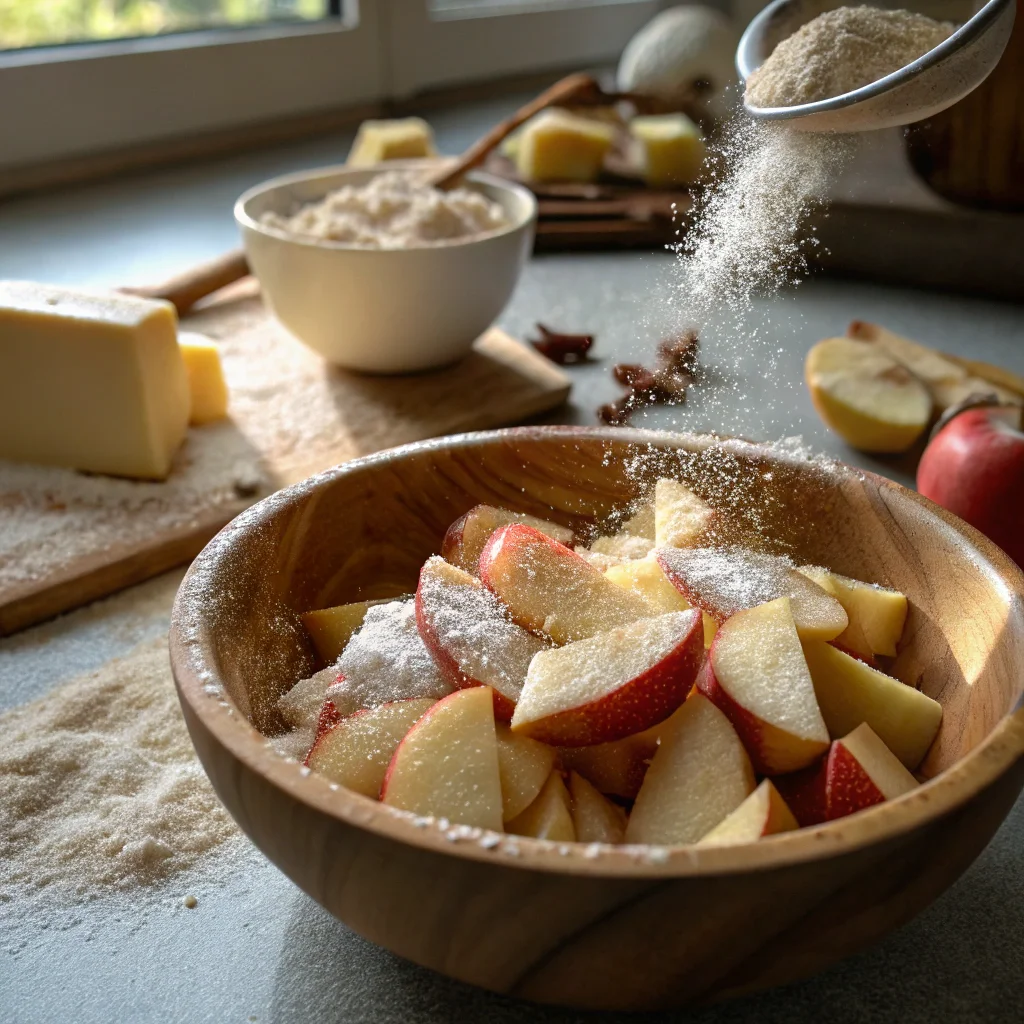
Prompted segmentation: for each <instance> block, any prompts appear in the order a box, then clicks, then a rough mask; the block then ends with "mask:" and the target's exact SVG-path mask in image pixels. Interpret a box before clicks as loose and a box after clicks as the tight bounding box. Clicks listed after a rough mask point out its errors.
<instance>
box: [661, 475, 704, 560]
mask: <svg viewBox="0 0 1024 1024" xmlns="http://www.w3.org/2000/svg"><path fill="white" fill-rule="evenodd" d="M714 518H715V511H714V509H713V508H712V507H711V506H710V505H708V504H707V503H706V502H704V501H702V500H701V499H700V498H698V497H697V495H696V494H694V493H693V491H691V490H690V488H689V487H687V486H686V484H681V483H680V482H679V481H678V480H670V479H667V478H663V479H661V480H659V481H658V482H657V484H655V487H654V537H655V543H656V544H657V546H658V547H659V548H666V547H667V548H690V547H694V546H696V545H697V544H699V543H701V541H702V540H703V539H704V538H705V537H706V536H707V532H708V529H709V528H710V526H711V524H712V522H713V520H714Z"/></svg>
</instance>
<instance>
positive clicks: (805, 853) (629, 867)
mask: <svg viewBox="0 0 1024 1024" xmlns="http://www.w3.org/2000/svg"><path fill="white" fill-rule="evenodd" d="M581 438H585V439H587V440H598V441H601V440H607V441H612V442H616V443H623V442H624V443H633V444H640V445H646V444H651V445H657V446H659V447H665V446H669V447H676V448H678V447H684V448H689V449H690V450H694V449H695V448H696V449H700V448H706V447H709V446H711V445H723V446H725V447H727V448H729V449H732V450H735V451H737V452H739V453H746V454H750V453H752V452H757V453H759V454H761V455H764V454H766V453H767V454H768V457H769V458H771V459H772V460H775V461H784V462H789V463H791V464H794V465H802V466H804V468H806V467H807V462H806V460H805V459H804V458H803V457H801V456H800V455H798V454H795V453H791V452H789V451H787V450H786V449H785V448H781V447H776V446H773V445H770V444H764V443H757V442H752V441H743V440H740V439H736V438H725V437H719V436H717V435H713V434H692V433H686V432H668V431H653V430H644V429H639V428H624V427H573V426H569V427H566V426H538V427H513V428H507V429H504V430H490V431H477V432H474V433H467V434H457V435H451V436H448V437H443V438H436V439H432V440H429V441H420V442H415V443H413V444H408V445H402V446H400V447H398V448H392V449H389V450H387V451H383V452H377V453H375V454H373V455H368V456H365V457H363V458H359V459H354V460H352V461H350V462H346V463H343V464H342V465H340V466H336V467H334V468H333V469H329V470H327V471H325V472H323V473H319V474H317V475H315V476H312V477H309V478H308V479H306V480H304V481H302V482H300V483H298V484H295V485H293V486H291V487H288V488H285V489H284V490H282V491H278V492H277V493H276V494H273V495H271V496H270V497H268V498H265V499H264V500H263V501H260V502H258V503H257V504H256V505H253V506H252V507H251V508H249V509H247V510H246V511H245V512H243V513H242V514H241V515H239V516H238V517H236V518H235V519H234V520H233V521H232V522H231V523H229V524H228V525H227V526H226V527H224V529H223V530H221V532H220V533H219V534H218V535H217V536H216V537H214V539H213V540H212V541H210V543H209V544H208V545H207V546H206V548H204V549H203V551H202V552H201V553H200V554H199V556H198V557H197V558H196V559H195V561H194V562H193V563H192V566H191V567H190V568H189V570H188V572H187V573H186V575H185V578H184V580H183V581H182V584H181V587H180V588H179V590H178V594H177V597H176V598H175V602H174V608H173V611H172V615H171V630H170V641H169V642H170V658H171V667H172V671H173V674H174V679H175V684H176V686H177V689H178V694H179V698H180V700H181V701H182V703H183V704H185V705H187V707H188V709H189V710H190V711H191V712H192V713H193V714H194V715H195V717H196V719H198V721H199V723H200V724H201V725H202V726H203V727H204V728H205V729H206V730H207V731H208V732H209V733H210V735H211V736H212V737H213V738H214V739H215V740H216V741H217V742H218V743H220V744H221V745H222V746H223V747H225V748H226V749H227V750H228V751H230V753H231V754H232V755H233V756H234V757H235V758H237V759H238V760H239V761H240V762H242V764H244V765H245V766H246V767H248V768H249V769H251V770H252V771H254V772H256V773H257V774H259V775H260V776H262V777H263V778H264V779H266V780H267V781H268V782H269V783H271V784H272V785H273V786H275V787H276V788H277V789H279V790H281V791H282V792H285V793H287V794H288V795H290V796H292V797H293V798H295V799H296V800H299V801H301V802H302V803H304V804H306V805H307V806H308V807H310V808H311V809H313V810H315V811H317V812H319V813H321V814H324V815H327V816H330V817H333V818H337V819H338V820H339V821H342V822H344V823H346V824H347V825H350V826H353V827H356V828H360V829H365V830H367V831H370V832H373V833H375V834H377V835H379V836H381V837H384V838H388V839H392V840H395V841H397V842H401V843H406V844H408V845H411V846H415V847H418V848H420V849H423V850H425V851H430V852H433V853H439V854H445V855H448V856H454V857H462V858H468V859H470V860H475V861H481V862H488V863H492V864H494V865H496V866H499V865H500V866H501V867H503V868H522V869H529V870H535V871H545V872H552V873H556V874H571V875H584V876H591V877H593V876H598V877H602V876H603V877H619V878H622V877H626V878H638V879H642V878H674V877H697V876H707V875H724V874H734V873H740V872H749V871H764V870H768V869H773V868H781V867H785V866H789V865H792V864H798V863H803V862H807V861H813V860H817V859H822V858H827V857H831V856H838V855H840V854H845V853H849V852H852V851H854V850H858V849H860V848H862V847H865V846H868V845H870V844H872V843H876V842H880V841H883V840H885V839H888V838H891V837H895V836H898V835H902V834H904V833H906V832H909V831H911V830H912V829H915V828H918V827H920V826H922V825H924V824H925V823H927V822H929V821H931V820H933V819H935V818H938V817H940V816H941V815H943V814H946V813H948V812H950V811H952V810H954V809H955V808H957V807H959V806H961V805H963V804H964V803H966V802H967V801H968V800H969V799H971V797H973V796H974V795H975V794H977V793H978V792H980V791H981V790H982V789H984V788H985V787H986V786H988V785H990V784H991V783H993V782H994V781H995V780H996V779H997V778H999V776H1001V775H1002V774H1003V773H1004V772H1006V771H1007V770H1008V769H1009V768H1010V767H1011V766H1012V765H1013V764H1014V762H1015V761H1017V759H1018V758H1020V757H1021V756H1024V696H1022V698H1021V700H1019V701H1018V703H1017V705H1016V707H1015V708H1014V709H1013V710H1012V711H1010V712H1008V713H1007V714H1006V715H1004V716H1003V718H1002V719H1001V720H1000V721H999V722H998V723H997V725H996V726H995V728H993V729H992V731H991V732H990V733H989V734H988V735H987V736H986V737H985V738H984V739H983V740H982V741H981V742H980V743H979V744H978V745H977V746H976V747H975V748H974V749H973V750H971V751H970V752H969V753H967V754H966V755H965V756H964V757H962V758H960V760H959V761H957V762H956V763H955V764H953V765H951V766H950V767H949V768H948V769H946V770H945V771H944V772H942V773H940V774H939V775H937V776H936V777H935V778H933V779H930V780H928V781H927V782H925V783H924V784H923V785H921V786H920V787H919V788H917V789H915V790H914V791H912V792H911V793H907V794H905V795H904V796H901V797H898V798H897V799H895V800H891V801H888V802H887V803H884V804H879V805H877V806H876V807H872V808H869V809H867V810H865V811H860V812H858V813H856V814H853V815H850V816H849V817H846V818H843V819H840V820H839V821H834V822H829V823H827V824H824V825H818V826H815V827H812V828H803V829H799V830H797V831H793V832H787V833H782V834H780V835H776V836H770V837H767V838H765V839H761V840H760V841H758V842H757V843H751V844H747V845H743V846H722V847H710V846H709V847H698V846H692V845H691V846H664V847H645V846H607V845H601V844H590V845H587V844H583V843H555V842H552V841H549V840H539V839H530V838H527V837H524V836H517V835H512V834H506V833H500V834H499V833H486V835H488V836H489V837H491V838H490V841H489V842H488V843H487V845H486V846H484V845H482V844H481V842H480V841H479V840H480V839H481V838H482V837H483V836H484V835H485V833H482V832H481V830H479V829H467V828H466V827H465V826H459V825H458V824H456V823H446V822H444V821H443V820H440V821H434V820H432V819H425V818H417V817H416V816H414V815H412V814H409V813H408V812H404V811H399V810H397V809H395V808H392V807H388V806H387V805H385V804H381V803H379V802H378V801H375V800H371V799H370V798H368V797H364V796H362V795H360V794H358V793H353V792H351V791H348V790H345V789H344V788H342V787H337V788H332V784H331V783H329V782H328V780H327V779H325V778H323V777H321V776H318V775H317V774H316V773H311V772H310V771H309V770H308V769H306V768H303V767H302V766H301V765H300V764H299V763H298V762H295V761H288V760H285V759H284V758H282V757H281V756H280V755H278V754H276V753H275V752H274V751H273V750H271V749H270V748H269V745H268V744H269V741H268V740H267V738H266V737H265V736H263V734H261V733H260V732H259V731H258V730H257V729H256V728H255V727H253V726H252V725H251V724H250V723H249V722H248V721H247V720H246V719H245V717H244V716H243V715H240V714H239V713H238V710H237V708H236V707H234V705H233V704H232V703H231V702H230V700H229V698H228V697H227V695H226V692H225V691H224V689H223V687H222V686H221V685H220V680H219V679H217V677H216V674H215V672H214V669H213V667H212V666H211V665H209V664H206V663H205V662H203V661H202V656H201V650H202V648H203V646H204V645H211V643H212V635H213V632H214V631H213V630H212V629H211V628H210V626H209V625H208V624H207V623H205V622H204V621H203V619H202V616H201V611H200V608H199V607H197V599H196V597H194V596H192V594H191V593H190V582H191V581H193V580H196V579H197V578H198V577H199V575H200V574H205V573H206V572H207V571H208V569H209V567H210V566H213V565H216V564H217V563H218V562H219V561H220V560H221V559H222V558H223V557H224V556H225V553H227V552H228V551H229V549H230V540H231V538H232V536H233V535H234V534H235V533H236V532H239V531H243V530H245V531H248V530H251V529H254V528H258V527H259V525H260V524H261V523H262V522H264V521H266V520H268V519H270V518H271V517H272V516H274V515H275V514H276V513H277V512H278V511H279V510H280V509H281V508H283V507H285V506H287V505H289V504H292V503H293V502H295V501H297V500H298V499H300V498H302V497H304V496H305V495H307V494H309V493H310V492H312V491H315V490H318V489H320V488H322V487H324V486H326V485H328V484H329V483H332V482H334V481H336V480H339V479H341V478H343V477H345V476H348V475H349V474H352V473H357V472H362V471H364V470H366V469H369V468H372V467H374V466H378V465H382V464H386V463H393V462H395V461H399V460H401V459H403V458H406V457H407V456H410V455H418V454H421V453H422V452H424V451H428V450H436V449H447V448H459V447H475V446H477V445H480V444H484V443H487V444H490V443H494V442H502V441H513V440H516V439H522V440H525V441H531V442H536V441H540V442H544V441H555V440H557V441H562V442H564V441H567V440H574V439H581ZM829 465H830V467H831V468H832V469H833V471H836V472H839V473H841V474H843V475H844V476H849V475H851V474H852V475H853V476H855V477H856V478H858V479H863V480H869V481H871V482H872V483H874V484H875V485H876V486H878V487H879V488H881V489H887V490H891V491H894V492H896V493H898V494H900V495H902V496H904V497H907V498H909V499H910V500H912V501H914V502H916V503H918V504H920V505H922V506H924V507H925V508H926V509H927V511H929V512H930V513H931V514H932V515H933V516H935V517H936V518H938V519H939V520H941V521H942V522H943V523H945V524H946V525H947V526H948V527H950V528H951V529H952V530H954V531H955V532H956V533H958V534H960V536H961V537H963V538H964V539H965V540H966V541H968V542H969V543H970V544H971V545H972V546H973V547H974V548H975V549H976V552H977V554H978V556H979V558H980V559H981V560H983V561H984V562H987V563H988V564H989V565H990V566H991V567H992V568H993V569H994V571H995V573H996V574H997V575H998V577H999V578H1000V580H1001V581H1002V583H1003V584H1004V586H1005V587H1006V588H1007V590H1008V591H1009V592H1010V593H1011V594H1012V595H1015V596H1016V598H1017V599H1018V600H1019V601H1024V574H1022V573H1021V570H1020V569H1019V568H1018V567H1017V566H1016V565H1015V563H1013V562H1012V561H1011V560H1010V558H1009V556H1008V555H1006V554H1005V553H1004V552H1003V551H1002V550H1001V549H1000V548H998V547H997V546H996V545H995V544H993V543H992V542H991V541H990V540H988V539H987V538H986V537H985V536H984V535H982V534H981V533H979V532H978V531H977V530H975V529H973V528H972V527H970V526H968V525H967V524H966V523H964V522H963V521H962V520H960V519H958V518H957V517H956V516H954V515H952V514H951V513H949V512H947V511H946V510H945V509H942V508H940V507H939V506H938V505H936V504H934V502H931V501H929V500H928V499H927V498H924V497H923V496H921V495H920V494H918V493H917V492H915V491H911V490H909V489H908V488H906V487H903V486H902V485H901V484H898V483H896V482H895V481H892V480H889V479H887V478H885V477H882V476H879V475H877V474H875V473H871V472H870V471H867V470H861V469H857V468H855V467H852V466H849V465H847V464H846V463H842V462H838V461H835V462H830V463H829ZM495 836H499V837H500V838H499V840H498V841H497V843H496V844H495V843H494V841H493V837H495Z"/></svg>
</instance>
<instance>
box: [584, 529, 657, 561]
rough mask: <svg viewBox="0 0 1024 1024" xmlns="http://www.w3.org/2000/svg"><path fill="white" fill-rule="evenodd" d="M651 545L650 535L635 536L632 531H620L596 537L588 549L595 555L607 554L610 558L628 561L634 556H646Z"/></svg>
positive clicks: (652, 544)
mask: <svg viewBox="0 0 1024 1024" xmlns="http://www.w3.org/2000/svg"><path fill="white" fill-rule="evenodd" d="M653 547H654V541H653V540H651V539H650V537H637V536H635V535H634V534H632V533H625V532H621V533H612V534H609V535H608V536H605V537H598V538H597V539H596V540H595V541H594V542H593V543H592V544H591V545H590V550H591V551H592V552H593V553H594V554H596V555H608V556H609V557H611V558H621V559H623V560H625V561H630V560H632V559H634V558H646V557H647V556H648V555H649V554H650V552H651V549H652V548H653Z"/></svg>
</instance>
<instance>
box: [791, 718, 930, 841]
mask: <svg viewBox="0 0 1024 1024" xmlns="http://www.w3.org/2000/svg"><path fill="white" fill-rule="evenodd" d="M774 781H775V784H776V786H777V787H778V789H779V792H780V793H781V794H782V796H783V798H784V799H785V801H786V803H787V804H789V808H790V810H791V811H792V812H793V814H794V815H795V816H796V820H797V821H799V822H800V824H801V825H804V826H807V825H819V824H821V823H822V822H825V821H834V820H835V819H836V818H843V817H845V816H846V815H847V814H853V813H854V811H861V810H864V808H866V807H872V806H874V805H875V804H880V803H883V802H884V801H886V800H892V799H894V798H895V797H898V796H902V795H903V794H904V793H909V792H910V791H911V790H912V789H916V788H917V785H918V782H917V779H915V778H914V776H913V775H911V774H910V772H908V771H907V769H906V768H905V767H904V766H903V764H902V762H901V761H900V760H899V758H898V757H896V755H895V754H894V753H893V752H892V751H891V750H889V748H888V747H887V746H886V745H885V744H884V743H883V742H882V741H881V740H880V739H879V738H878V737H877V736H876V735H875V733H874V731H873V730H872V729H871V726H870V725H868V724H867V722H864V723H863V724H862V725H859V726H857V728H856V729H854V730H853V732H851V733H850V734H849V735H848V736H844V737H843V738H842V739H840V740H835V742H833V744H832V746H831V747H830V748H829V752H828V756H827V757H825V758H823V759H822V761H821V763H820V764H819V765H816V766H814V767H811V768H807V769H805V770H804V771H801V772H794V773H793V774H792V775H783V776H780V777H779V778H777V779H775V780H774Z"/></svg>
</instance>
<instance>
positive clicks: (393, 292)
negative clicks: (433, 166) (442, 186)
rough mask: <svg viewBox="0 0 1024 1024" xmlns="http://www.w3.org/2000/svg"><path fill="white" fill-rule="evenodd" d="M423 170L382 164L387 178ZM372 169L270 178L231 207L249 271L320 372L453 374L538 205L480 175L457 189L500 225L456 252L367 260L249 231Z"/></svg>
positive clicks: (355, 250) (349, 248) (444, 249)
mask: <svg viewBox="0 0 1024 1024" xmlns="http://www.w3.org/2000/svg"><path fill="white" fill-rule="evenodd" d="M417 166H421V167H422V166H423V164H422V163H419V162H416V161H393V162H391V163H389V164H387V166H386V169H387V170H396V169H402V168H415V167H417ZM381 170H382V169H381V168H360V169H355V168H346V167H328V168H324V169H321V170H315V171H303V172H300V173H298V174H288V175H285V176H284V177H280V178H273V179H272V180H270V181H266V182H264V183H263V184H261V185H257V186H256V187H255V188H251V189H249V191H248V192H246V193H245V194H244V195H243V196H242V197H241V198H240V199H239V200H238V202H237V203H236V204H235V220H236V221H238V225H239V227H240V228H241V230H242V238H243V242H244V244H245V253H246V256H247V257H248V260H249V266H250V267H251V268H252V271H253V273H254V274H255V275H256V277H257V278H258V279H259V282H260V287H261V288H262V290H263V296H264V298H265V300H266V301H267V303H268V304H269V306H270V308H271V310H272V311H273V313H274V315H275V316H276V317H277V318H278V320H280V321H281V323H282V324H284V326H285V327H286V328H287V329H288V330H289V331H290V332H291V333H292V334H294V335H295V337H296V338H298V339H299V340H300V341H302V342H304V343H305V344H306V345H308V346H309V347H310V348H312V349H314V350H315V351H316V352H319V353H320V354H321V355H322V356H323V357H324V358H325V359H327V360H328V361H330V362H332V363H335V364H337V365H338V366H343V367H346V368H347V369H350V370H362V371H364V372H368V373H408V372H412V371H416V370H426V369H430V368H432V367H437V366H444V365H445V364H447V363H453V362H455V361H456V360H457V359H460V358H461V357H462V356H464V355H465V354H466V353H467V352H468V351H469V349H470V347H471V346H472V344H473V342H474V341H475V340H476V338H477V337H479V336H480V334H482V333H483V332H484V331H485V330H486V329H487V328H488V327H490V325H491V324H492V323H493V322H494V320H495V319H496V318H497V316H498V314H499V313H501V311H502V309H504V308H505V304H506V303H507V302H508V300H509V298H510V296H511V295H512V291H513V289H514V288H515V286H516V282H517V280H518V279H519V274H520V272H521V270H522V268H523V264H524V263H525V262H526V259H527V257H528V256H529V253H530V249H531V247H532V244H533V232H534V225H535V222H536V219H537V201H536V200H535V199H534V197H533V195H532V194H531V193H530V192H529V191H528V190H527V189H525V188H522V187H521V186H519V185H514V184H512V183H511V182H507V181H502V180H501V179H500V178H495V177H493V176H491V175H488V174H481V173H473V174H471V175H469V177H468V184H469V186H470V187H472V188H475V189H477V190H479V191H480V192H482V193H483V194H484V195H486V196H487V197H488V198H489V199H492V200H493V201H494V202H496V203H498V204H500V205H501V206H502V207H503V209H504V210H505V212H506V213H507V214H508V218H509V226H508V227H506V228H504V229H502V230H500V231H496V232H494V233H493V234H489V235H484V236H481V237H476V238H470V239H467V240H466V241H453V242H445V243H441V244H438V245H433V246H419V247H415V248H408V249H370V248H361V247H358V246H353V245H346V244H344V243H341V242H331V241H319V240H317V239H313V238H301V237H297V236H293V235H289V234H286V233H285V232H283V231H280V230H279V229H276V228H271V227H267V226H266V225H264V224H261V223H260V218H261V217H262V216H263V214H264V213H267V212H270V211H272V212H274V213H279V214H285V215H287V214H290V213H293V212H294V211H295V210H296V209H297V208H298V207H299V206H301V205H303V204H305V203H310V202H315V201H316V200H319V199H322V198H323V197H324V196H325V195H326V194H327V193H328V192H331V191H333V190H334V189H337V188H341V187H342V186H343V185H363V184H365V183H366V182H368V181H369V180H370V179H371V178H373V177H374V175H376V174H379V173H381Z"/></svg>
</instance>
